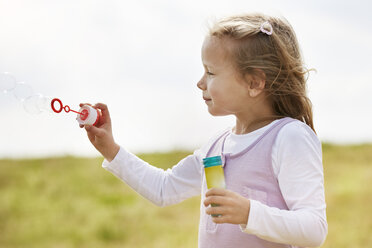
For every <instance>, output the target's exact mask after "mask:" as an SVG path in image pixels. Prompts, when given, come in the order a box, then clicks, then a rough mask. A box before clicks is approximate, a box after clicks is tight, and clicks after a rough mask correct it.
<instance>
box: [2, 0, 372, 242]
mask: <svg viewBox="0 0 372 248" xmlns="http://www.w3.org/2000/svg"><path fill="white" fill-rule="evenodd" d="M371 9H372V4H371V3H370V2H369V1H311V2H308V3H306V4H305V3H299V2H295V1H268V0H266V1H247V0H244V1H243V0H231V1H210V0H207V1H193V0H192V1H182V2H181V1H162V0H160V1H144V0H140V1H135V2H134V1H115V0H106V1H98V0H89V1H88V0H78V1H76V0H75V1H71V0H65V1H57V0H33V1H26V0H0V73H1V72H9V73H10V74H11V75H13V76H14V77H15V80H16V82H17V83H19V82H24V83H25V85H27V86H29V87H31V88H32V90H33V94H42V95H43V96H49V97H58V98H60V99H61V100H62V102H63V104H65V105H69V106H70V107H71V108H72V109H78V104H79V103H80V102H90V103H96V102H103V103H106V104H107V105H108V106H109V109H110V113H111V118H112V121H113V132H114V137H115V140H116V141H117V142H118V143H119V144H121V145H122V146H124V147H126V148H127V149H128V150H130V151H132V152H134V153H136V154H138V155H140V156H142V158H144V159H146V161H148V162H151V163H153V164H154V165H156V166H159V167H162V168H169V167H171V166H172V165H174V164H176V163H177V162H178V161H179V160H180V159H181V158H183V157H184V156H186V155H187V154H190V153H191V152H192V151H193V150H194V149H197V148H198V147H200V146H201V145H203V144H204V143H205V142H207V140H208V139H209V138H210V137H211V136H213V135H214V134H215V133H216V132H218V131H220V130H221V129H224V128H226V127H227V126H233V125H234V119H233V118H232V117H212V116H210V115H209V113H208V111H207V108H206V106H205V103H204V101H203V100H202V95H201V92H200V90H199V89H198V88H197V87H196V83H197V82H198V80H199V79H200V77H201V76H202V74H203V67H202V63H201V54H200V50H201V45H202V42H203V39H204V36H205V34H206V30H207V28H206V27H207V24H208V23H210V22H211V21H213V20H214V19H218V18H220V17H224V16H228V15H231V14H239V13H244V12H263V13H266V14H271V15H277V16H278V15H279V16H284V17H285V18H287V19H288V21H289V22H290V23H291V24H292V26H293V27H294V30H295V31H296V34H297V37H298V40H299V43H300V46H301V49H302V52H303V56H304V60H305V63H306V65H307V67H308V68H314V69H316V71H317V72H311V73H310V77H309V80H308V92H309V96H310V99H311V100H312V102H313V106H314V123H315V128H316V130H317V133H318V136H319V138H320V139H321V140H322V142H323V143H324V145H323V152H324V170H325V178H326V180H325V181H326V197H327V204H328V208H327V212H328V218H329V224H330V229H329V235H328V239H327V242H326V243H325V245H324V247H369V246H372V239H371V238H370V237H369V236H370V235H369V234H370V233H371V232H372V215H371V214H370V211H369V209H371V207H372V203H371V202H372V199H371V197H372V192H371V190H370V188H371V187H370V186H371V184H370V182H371V180H372V169H371V166H372V157H371V156H370V155H369V154H371V152H372V146H371V145H370V143H371V142H372V130H371V128H370V123H371V121H372V117H371V115H370V114H369V113H370V108H371V106H372V104H371V97H370V95H371V93H372V84H371V76H370V73H369V72H370V69H371V68H372V67H371V66H372V59H371V58H372V47H371V45H370V44H372V29H371V28H370V27H371V25H372V18H371V15H370V10H371ZM26 109H27V106H26ZM26 109H25V107H24V102H22V101H20V100H19V99H17V98H16V97H14V92H12V90H11V91H8V92H1V91H0V115H1V122H0V130H1V134H0V159H1V160H0V233H1V234H0V247H101V246H103V245H105V247H133V246H135V245H137V247H174V246H176V245H177V246H178V247H195V246H196V245H197V225H198V217H199V215H198V214H199V213H198V209H199V199H197V198H196V199H190V200H188V201H187V202H186V203H182V204H180V205H176V206H173V207H170V208H165V209H159V208H157V207H154V206H152V205H151V204H150V203H148V202H146V201H145V200H144V199H142V198H141V197H140V196H138V195H137V194H136V193H134V192H133V191H131V190H130V189H129V188H128V187H127V186H125V185H124V184H122V183H121V182H120V181H119V180H117V179H116V178H114V177H113V176H112V175H110V174H108V173H107V172H105V171H103V170H102V168H100V164H101V162H102V158H101V157H100V155H99V153H98V152H97V151H96V150H95V149H94V148H93V146H92V145H91V144H90V143H89V141H88V139H87V137H86V134H85V131H84V130H82V129H80V128H78V123H77V122H76V120H75V118H76V115H75V114H72V113H68V114H66V113H61V114H55V113H46V112H42V113H39V114H36V113H30V111H26ZM190 133H193V135H189V134H190ZM138 220H140V221H138ZM159 225H160V227H161V228H159ZM141 242H143V243H141Z"/></svg>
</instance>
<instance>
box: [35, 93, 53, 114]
mask: <svg viewBox="0 0 372 248" xmlns="http://www.w3.org/2000/svg"><path fill="white" fill-rule="evenodd" d="M52 100H53V98H52V97H50V96H42V97H41V98H40V99H39V101H38V107H39V109H40V111H42V112H47V113H54V112H53V110H52V107H51V102H52Z"/></svg>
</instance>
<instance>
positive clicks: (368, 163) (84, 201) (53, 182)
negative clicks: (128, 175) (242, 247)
mask: <svg viewBox="0 0 372 248" xmlns="http://www.w3.org/2000/svg"><path fill="white" fill-rule="evenodd" d="M187 154H188V152H170V153H163V154H159V153H158V154H141V155H139V156H140V157H141V158H142V159H144V160H146V161H148V162H149V163H151V164H153V165H155V166H159V167H162V168H164V169H165V168H169V167H171V166H173V165H174V164H176V163H177V162H178V161H179V160H180V159H182V158H183V157H185V156H186V155H187ZM323 156H324V159H323V160H324V171H325V182H326V185H325V186H326V200H327V215H328V224H329V233H328V237H327V241H326V243H325V244H324V245H323V246H322V247H327V248H331V247H337V248H341V247H348V248H349V247H353V248H354V247H360V248H365V247H372V235H371V234H372V212H371V210H372V145H358V146H334V145H329V144H326V145H324V146H323ZM101 162H102V158H97V159H87V158H75V157H62V158H45V159H32V160H0V247H9V248H15V247H35V248H36V247H37V248H42V247H56V248H65V247H66V248H67V247H89V248H94V247H109V248H114V247H162V248H163V247H164V248H167V247H197V235H198V221H199V204H200V198H199V197H195V198H192V199H189V200H186V201H185V202H182V203H180V204H178V205H175V206H171V207H165V208H159V207H156V206H154V205H153V204H151V203H149V202H148V201H147V200H144V199H143V198H142V197H141V196H139V195H138V194H137V193H135V192H134V191H133V190H131V189H130V188H129V187H128V186H126V185H125V184H124V183H122V182H121V181H119V180H118V179H116V178H115V177H114V176H113V175H111V174H110V173H109V172H107V171H105V170H104V169H102V168H101Z"/></svg>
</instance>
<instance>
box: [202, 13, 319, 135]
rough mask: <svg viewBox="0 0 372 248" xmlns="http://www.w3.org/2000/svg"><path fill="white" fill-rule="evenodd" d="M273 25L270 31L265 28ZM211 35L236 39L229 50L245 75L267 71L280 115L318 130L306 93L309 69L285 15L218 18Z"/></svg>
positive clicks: (267, 88) (270, 92) (269, 89)
mask: <svg viewBox="0 0 372 248" xmlns="http://www.w3.org/2000/svg"><path fill="white" fill-rule="evenodd" d="M267 22H268V23H269V24H268V23H267ZM270 25H271V27H272V33H271V34H270V33H268V32H267V31H265V30H267V29H268V28H270ZM261 29H263V31H261ZM269 31H270V30H269ZM209 35H210V36H213V37H218V38H220V39H225V38H228V40H232V41H233V43H232V44H233V46H231V48H230V49H228V50H229V51H228V52H229V55H230V57H231V58H232V61H233V63H234V65H235V66H236V68H237V69H238V72H239V73H240V74H241V75H242V76H243V75H245V74H246V73H248V74H252V75H253V74H254V75H257V76H259V75H260V73H259V72H260V70H261V72H262V71H263V72H264V73H265V81H266V85H265V91H266V92H267V93H268V97H269V99H270V101H271V104H272V107H273V110H274V112H275V115H276V117H277V118H278V117H286V116H288V117H292V118H295V119H297V120H300V121H302V122H304V123H306V124H307V125H308V126H309V127H311V129H313V131H314V132H315V129H314V125H313V113H312V104H311V101H310V99H309V98H308V97H307V95H306V81H307V74H308V72H309V70H308V69H306V68H305V66H304V64H303V60H302V56H301V52H300V49H299V45H298V41H297V38H296V35H295V32H294V31H293V28H292V27H291V25H290V24H289V22H288V21H287V20H286V19H284V18H277V17H270V16H266V15H263V14H245V15H235V16H231V17H227V18H224V19H221V20H219V21H217V22H215V23H214V24H213V25H212V26H210V27H209ZM261 74H262V73H261ZM305 76H306V77H305Z"/></svg>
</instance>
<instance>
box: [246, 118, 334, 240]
mask: <svg viewBox="0 0 372 248" xmlns="http://www.w3.org/2000/svg"><path fill="white" fill-rule="evenodd" d="M272 156H273V169H274V173H275V174H276V175H277V179H278V183H279V187H280V190H281V192H282V195H283V198H284V200H285V202H286V204H287V206H288V208H289V210H280V209H278V208H274V207H269V206H267V205H265V204H262V203H260V202H258V201H254V200H251V209H250V213H249V218H248V223H247V225H246V227H245V228H244V225H241V228H242V230H243V231H244V232H247V233H251V234H255V235H257V236H258V237H260V238H263V239H266V240H269V241H272V242H277V243H285V244H291V245H296V246H305V247H317V246H320V245H321V244H322V243H323V242H324V241H325V238H326V236H327V231H328V225H327V220H326V204H325V196H324V176H323V165H322V151H321V143H320V141H319V140H318V138H317V136H316V135H315V134H314V133H313V131H312V130H311V129H310V128H309V127H308V126H307V125H306V124H304V123H302V122H292V123H289V124H287V125H286V126H284V127H283V128H282V130H281V131H280V132H279V134H278V136H277V139H276V141H275V144H274V146H273V154H272Z"/></svg>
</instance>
